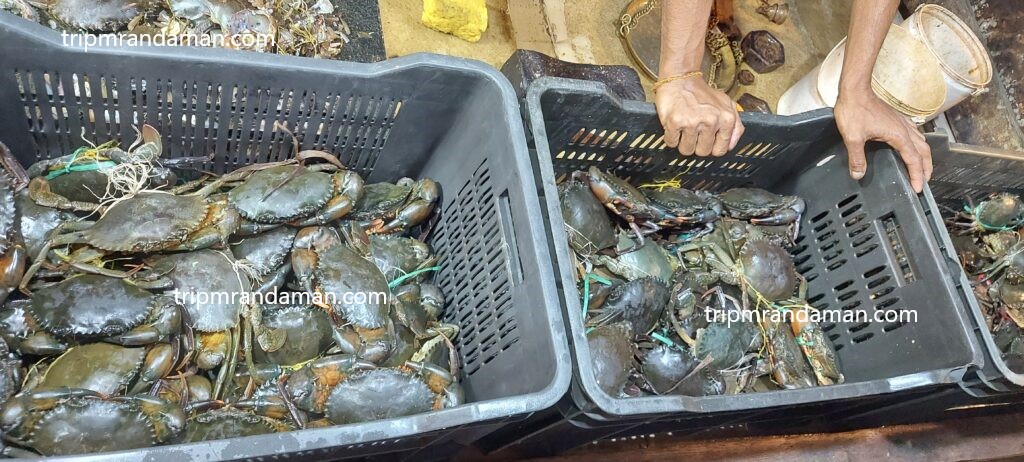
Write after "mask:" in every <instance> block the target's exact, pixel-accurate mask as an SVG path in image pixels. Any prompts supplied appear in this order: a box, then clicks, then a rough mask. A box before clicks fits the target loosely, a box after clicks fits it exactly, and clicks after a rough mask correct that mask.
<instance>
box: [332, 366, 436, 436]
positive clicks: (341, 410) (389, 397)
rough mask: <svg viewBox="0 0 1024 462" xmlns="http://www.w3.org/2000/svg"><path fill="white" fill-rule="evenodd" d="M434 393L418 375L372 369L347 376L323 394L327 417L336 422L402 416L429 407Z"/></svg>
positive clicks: (432, 401)
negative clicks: (329, 393)
mask: <svg viewBox="0 0 1024 462" xmlns="http://www.w3.org/2000/svg"><path fill="white" fill-rule="evenodd" d="M434 400H435V396H434V393H433V392H431V391H430V388H429V387H428V386H427V384H426V383H425V382H424V381H423V379H421V378H420V377H419V376H418V375H415V374H413V373H409V372H402V371H399V370H397V369H387V368H385V369H375V370H372V371H367V372H362V373H358V374H354V375H352V376H349V378H348V379H347V380H345V381H343V382H341V383H339V384H338V385H337V386H335V387H334V390H332V391H331V395H330V396H329V397H328V398H327V406H326V409H325V411H326V414H327V418H328V419H330V420H331V422H334V423H336V424H346V423H358V422H368V421H371V420H380V419H390V418H394V417H402V416H407V415H412V414H418V413H421V412H427V411H430V410H431V409H433V406H434Z"/></svg>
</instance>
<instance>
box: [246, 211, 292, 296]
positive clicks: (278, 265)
mask: <svg viewBox="0 0 1024 462" xmlns="http://www.w3.org/2000/svg"><path fill="white" fill-rule="evenodd" d="M297 232H298V230H297V229H295V228H292V227H280V228H275V229H272V230H270V231H266V232H263V233H260V234H257V235H255V236H251V237H246V238H245V239H243V240H241V241H240V242H238V243H236V244H233V245H232V246H231V253H232V254H233V255H234V256H235V257H236V258H238V260H239V261H240V262H247V263H248V264H249V266H251V267H252V268H253V269H254V270H255V272H256V276H258V277H259V278H261V280H260V281H259V287H258V288H257V289H256V292H258V293H266V292H270V291H273V290H275V289H280V288H281V287H282V286H284V284H285V278H286V277H287V276H288V273H290V272H291V270H292V265H291V262H290V261H289V259H288V256H289V254H290V253H291V251H292V244H293V243H294V242H295V233H297Z"/></svg>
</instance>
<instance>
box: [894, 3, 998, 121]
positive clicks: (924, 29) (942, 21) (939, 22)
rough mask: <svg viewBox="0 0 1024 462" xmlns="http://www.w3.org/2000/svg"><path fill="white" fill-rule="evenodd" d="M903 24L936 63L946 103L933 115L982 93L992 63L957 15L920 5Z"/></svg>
mask: <svg viewBox="0 0 1024 462" xmlns="http://www.w3.org/2000/svg"><path fill="white" fill-rule="evenodd" d="M904 24H906V27H907V31H908V32H910V33H911V34H912V35H914V36H915V37H917V39H918V40H920V41H921V42H922V43H924V46H925V47H926V48H928V51H930V52H931V53H932V55H934V56H935V58H936V59H938V61H939V67H940V68H941V69H942V74H943V78H944V79H945V82H946V100H945V101H943V103H942V107H940V108H939V110H938V111H937V112H943V111H945V110H946V109H949V108H951V107H953V106H955V105H956V104H957V103H959V102H960V101H963V100H964V99H966V98H967V97H968V96H971V95H977V94H979V93H982V92H984V91H985V90H986V87H988V84H989V82H991V81H992V60H991V58H990V57H989V55H988V52H986V51H985V46H984V45H982V43H981V40H979V39H978V36H977V35H974V32H973V31H972V30H971V28H970V27H968V26H967V24H966V23H964V22H963V20H961V19H960V18H959V17H957V15H955V14H953V12H952V11H949V10H947V9H945V8H943V7H941V6H938V5H931V4H924V5H921V6H920V7H918V8H917V11H915V12H914V14H913V15H911V16H910V17H909V18H907V20H906V22H905V23H904Z"/></svg>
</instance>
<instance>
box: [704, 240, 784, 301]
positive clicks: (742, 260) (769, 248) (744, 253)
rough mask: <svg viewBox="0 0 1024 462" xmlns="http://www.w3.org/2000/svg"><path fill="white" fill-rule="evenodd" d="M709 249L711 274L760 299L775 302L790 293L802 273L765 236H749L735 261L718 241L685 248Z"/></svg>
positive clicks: (782, 251) (779, 248) (707, 261)
mask: <svg viewBox="0 0 1024 462" xmlns="http://www.w3.org/2000/svg"><path fill="white" fill-rule="evenodd" d="M701 247H703V248H704V249H708V250H710V251H711V255H709V257H711V258H707V260H706V263H707V264H708V265H709V266H710V268H711V274H712V276H714V277H716V278H717V279H719V280H721V281H722V282H725V283H726V284H731V285H737V286H742V287H743V288H744V293H746V294H747V295H752V296H753V297H754V298H755V299H757V300H758V302H759V303H761V302H776V301H779V300H783V299H787V298H790V297H793V296H794V294H795V291H796V289H797V287H798V286H799V284H800V280H801V277H800V275H799V274H798V273H797V272H796V268H795V266H794V265H793V260H792V259H791V258H790V256H789V253H788V252H786V250H785V249H783V248H782V247H780V246H778V245H776V244H772V243H770V242H768V241H764V240H748V241H746V242H745V243H744V244H743V246H742V247H741V248H740V249H739V251H738V252H737V256H736V259H735V261H734V260H733V257H732V256H731V255H730V254H729V252H728V251H726V250H725V249H722V248H721V247H720V246H719V245H717V244H713V243H708V242H699V243H694V244H688V245H686V246H684V248H685V249H693V248H701Z"/></svg>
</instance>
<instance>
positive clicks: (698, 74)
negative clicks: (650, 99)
mask: <svg viewBox="0 0 1024 462" xmlns="http://www.w3.org/2000/svg"><path fill="white" fill-rule="evenodd" d="M703 76H704V73H703V72H701V71H693V72H687V73H685V74H679V75H673V76H672V77H665V78H664V79H658V81H657V82H654V87H652V88H651V91H653V92H655V93H657V92H658V88H660V87H661V86H662V85H665V84H666V83H669V82H673V81H676V80H683V79H688V78H690V77H703Z"/></svg>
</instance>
